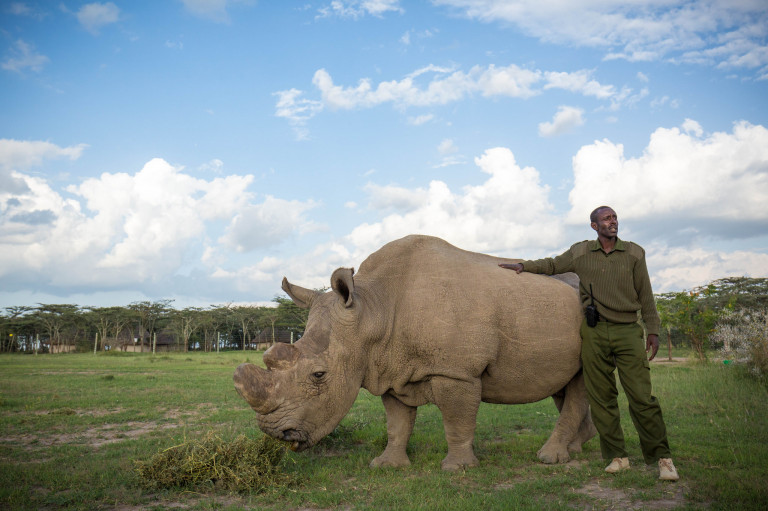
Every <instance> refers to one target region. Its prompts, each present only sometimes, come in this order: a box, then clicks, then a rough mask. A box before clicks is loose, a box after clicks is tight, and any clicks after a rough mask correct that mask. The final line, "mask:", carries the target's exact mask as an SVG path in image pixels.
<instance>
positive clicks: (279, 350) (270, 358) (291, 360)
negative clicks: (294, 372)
mask: <svg viewBox="0 0 768 511" xmlns="http://www.w3.org/2000/svg"><path fill="white" fill-rule="evenodd" d="M300 356H301V352H300V351H299V349H298V348H297V347H296V346H294V345H293V344H285V343H283V342H278V343H277V344H275V345H273V346H272V347H271V348H269V349H268V350H267V351H265V352H264V357H263V359H264V363H265V364H266V365H267V369H269V370H270V371H271V370H273V369H277V370H282V369H288V368H290V367H292V366H293V365H294V364H295V363H296V361H297V360H299V357H300Z"/></svg>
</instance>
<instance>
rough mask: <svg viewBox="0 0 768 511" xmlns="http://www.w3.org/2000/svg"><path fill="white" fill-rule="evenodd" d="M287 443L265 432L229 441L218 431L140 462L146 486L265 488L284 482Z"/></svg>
mask: <svg viewBox="0 0 768 511" xmlns="http://www.w3.org/2000/svg"><path fill="white" fill-rule="evenodd" d="M284 454H285V443H283V442H281V441H279V440H275V439H273V438H271V437H268V436H266V435H264V436H263V437H261V438H259V439H258V440H251V439H249V438H246V437H245V436H243V435H240V436H238V437H237V438H235V439H234V440H232V441H230V442H227V441H224V440H222V439H221V438H220V437H219V436H217V435H216V434H215V433H214V432H212V431H211V432H208V434H207V435H206V436H205V437H204V438H203V439H202V440H199V441H191V442H185V443H183V444H181V445H176V446H174V447H169V448H168V449H165V450H163V451H161V452H159V453H157V454H155V455H154V456H153V457H152V458H151V459H150V460H149V461H136V471H137V472H138V474H139V476H140V477H141V482H142V484H143V485H144V486H146V487H149V488H152V489H156V488H182V487H183V488H190V489H196V490H203V489H205V488H209V489H211V488H212V489H221V490H228V491H238V492H247V491H262V490H264V489H266V488H268V487H273V486H276V485H284V484H286V483H287V481H288V478H287V476H285V475H284V474H282V473H281V472H280V468H279V465H280V461H281V460H282V459H283V455H284Z"/></svg>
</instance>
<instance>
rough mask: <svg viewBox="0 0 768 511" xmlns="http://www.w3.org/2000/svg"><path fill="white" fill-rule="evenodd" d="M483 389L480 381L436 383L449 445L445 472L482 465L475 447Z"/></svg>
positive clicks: (441, 380) (434, 388) (439, 380)
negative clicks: (476, 427) (476, 454)
mask: <svg viewBox="0 0 768 511" xmlns="http://www.w3.org/2000/svg"><path fill="white" fill-rule="evenodd" d="M480 390H481V386H480V381H479V380H477V381H475V382H465V381H457V380H450V379H447V378H435V379H433V380H432V394H433V397H434V400H435V404H436V405H437V407H438V408H439V409H440V412H441V413H442V414H443V427H444V429H445V439H446V441H447V442H448V455H447V456H446V457H445V458H444V459H443V462H442V468H443V470H461V469H464V468H467V467H476V466H477V465H478V464H479V463H478V461H477V458H476V457H475V451H474V449H473V447H472V444H473V443H474V441H475V426H476V423H477V410H478V408H479V407H480Z"/></svg>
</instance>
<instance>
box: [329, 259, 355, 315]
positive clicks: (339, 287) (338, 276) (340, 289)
mask: <svg viewBox="0 0 768 511" xmlns="http://www.w3.org/2000/svg"><path fill="white" fill-rule="evenodd" d="M354 274H355V270H354V268H338V269H337V270H336V271H334V272H333V274H332V275H331V288H332V289H333V290H334V292H335V293H336V294H337V295H339V298H341V301H342V302H344V307H346V308H349V307H352V304H353V303H354V300H353V293H354V292H355V279H354V278H352V276H353V275H354Z"/></svg>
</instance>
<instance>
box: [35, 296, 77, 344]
mask: <svg viewBox="0 0 768 511" xmlns="http://www.w3.org/2000/svg"><path fill="white" fill-rule="evenodd" d="M79 310H80V309H79V307H78V306H77V305H73V304H42V303H40V304H38V306H37V307H36V308H35V312H34V314H33V316H34V318H35V319H36V320H37V321H39V322H40V324H41V325H42V326H43V328H44V330H45V331H46V333H47V334H48V343H49V346H50V350H51V353H54V352H55V346H61V345H62V333H63V332H64V330H65V328H66V327H67V326H73V325H74V322H75V317H76V315H77V314H78V312H79Z"/></svg>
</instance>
